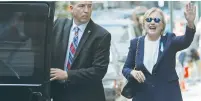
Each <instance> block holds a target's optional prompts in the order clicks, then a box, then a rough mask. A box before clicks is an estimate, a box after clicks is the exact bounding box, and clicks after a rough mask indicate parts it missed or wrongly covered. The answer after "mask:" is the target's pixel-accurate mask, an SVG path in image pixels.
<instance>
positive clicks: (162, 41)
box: [153, 36, 167, 71]
mask: <svg viewBox="0 0 201 101" xmlns="http://www.w3.org/2000/svg"><path fill="white" fill-rule="evenodd" d="M166 50H167V37H166V36H161V39H160V45H159V53H158V59H157V62H156V64H155V65H154V67H153V71H154V70H156V68H157V67H158V64H159V63H160V61H161V60H162V58H163V56H164V53H165V51H166Z"/></svg>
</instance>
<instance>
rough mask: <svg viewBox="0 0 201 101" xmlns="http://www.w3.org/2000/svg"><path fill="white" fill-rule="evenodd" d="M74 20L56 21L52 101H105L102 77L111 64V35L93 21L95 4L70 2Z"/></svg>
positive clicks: (51, 75) (52, 69)
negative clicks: (92, 13)
mask: <svg viewBox="0 0 201 101" xmlns="http://www.w3.org/2000/svg"><path fill="white" fill-rule="evenodd" d="M70 9H71V13H72V16H73V19H72V20H68V19H57V20H56V21H55V25H54V29H53V33H54V34H55V36H54V40H53V41H54V42H53V44H54V46H53V47H54V48H53V51H52V68H51V71H50V72H51V74H50V77H51V79H50V80H51V97H52V98H53V101H105V95H104V89H103V85H102V78H103V77H104V76H105V74H106V72H107V68H108V64H109V54H110V52H109V50H110V41H111V35H110V33H109V32H108V31H106V30H105V29H103V28H102V27H100V26H99V25H97V24H95V23H94V22H93V21H92V20H91V18H90V17H91V12H92V2H91V1H75V2H71V6H70Z"/></svg>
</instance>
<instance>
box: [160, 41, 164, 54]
mask: <svg viewBox="0 0 201 101" xmlns="http://www.w3.org/2000/svg"><path fill="white" fill-rule="evenodd" d="M160 50H161V52H163V50H164V47H163V42H161V49H160Z"/></svg>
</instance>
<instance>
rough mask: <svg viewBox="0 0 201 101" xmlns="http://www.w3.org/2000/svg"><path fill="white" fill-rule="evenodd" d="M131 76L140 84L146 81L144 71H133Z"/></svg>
mask: <svg viewBox="0 0 201 101" xmlns="http://www.w3.org/2000/svg"><path fill="white" fill-rule="evenodd" d="M131 75H132V76H133V77H134V78H135V79H136V80H137V81H138V82H139V83H143V82H144V80H145V76H144V74H143V72H142V71H137V70H132V71H131Z"/></svg>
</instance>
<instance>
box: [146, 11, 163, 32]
mask: <svg viewBox="0 0 201 101" xmlns="http://www.w3.org/2000/svg"><path fill="white" fill-rule="evenodd" d="M144 28H145V31H146V33H147V34H149V35H158V36H159V35H161V32H162V30H163V23H162V16H161V15H160V13H159V12H157V11H155V12H152V13H151V14H150V15H149V16H148V17H147V18H145V24H144Z"/></svg>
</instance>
